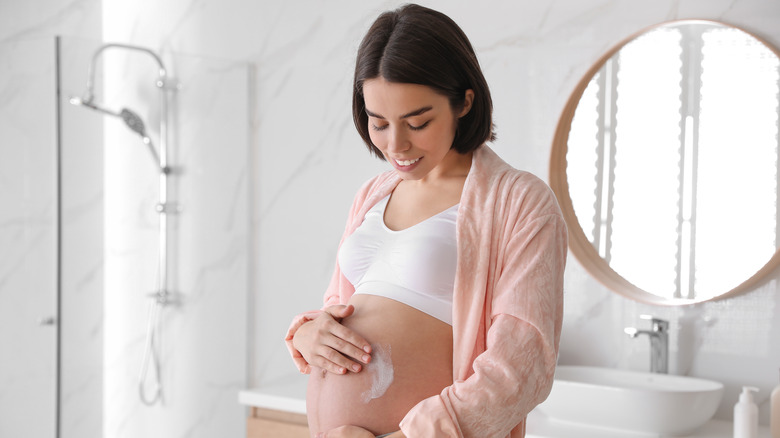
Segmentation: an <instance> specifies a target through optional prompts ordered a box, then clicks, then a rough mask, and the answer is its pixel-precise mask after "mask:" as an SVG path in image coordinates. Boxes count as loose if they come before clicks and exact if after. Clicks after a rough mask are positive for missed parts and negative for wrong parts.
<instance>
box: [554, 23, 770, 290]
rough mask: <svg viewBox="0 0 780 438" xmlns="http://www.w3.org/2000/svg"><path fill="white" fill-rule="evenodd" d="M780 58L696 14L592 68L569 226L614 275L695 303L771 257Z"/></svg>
mask: <svg viewBox="0 0 780 438" xmlns="http://www.w3.org/2000/svg"><path fill="white" fill-rule="evenodd" d="M778 64H779V63H778V57H777V55H776V53H774V52H773V50H772V49H771V48H769V47H768V46H767V45H765V44H764V43H762V42H760V41H758V40H757V39H756V38H755V37H753V36H751V35H749V34H747V33H745V32H743V31H741V30H739V29H736V28H733V27H729V26H725V25H721V24H718V23H713V22H701V21H696V22H677V23H671V24H669V25H664V26H660V27H656V28H654V29H652V30H650V31H648V32H646V33H644V34H642V35H640V36H638V37H637V38H635V39H633V40H631V41H629V42H628V43H626V44H625V45H623V46H622V47H621V48H620V49H619V50H616V52H615V53H614V54H612V56H609V57H606V58H605V59H604V60H603V62H602V65H600V66H598V67H599V68H598V69H597V70H595V69H592V70H591V71H592V78H590V80H589V81H588V82H586V83H585V82H584V83H583V87H584V89H583V90H581V96H580V98H579V101H578V104H577V105H576V111H574V114H573V116H572V118H571V126H570V130H569V131H568V141H566V142H565V144H564V145H563V146H566V153H565V165H566V168H565V176H566V178H567V183H568V184H567V185H568V195H570V198H571V199H570V200H571V204H570V205H571V207H572V208H573V210H574V214H575V215H576V220H577V221H578V223H579V227H575V230H577V231H580V230H581V232H582V233H583V234H584V238H585V239H587V241H588V242H590V244H591V245H592V247H593V249H594V250H595V252H596V253H597V254H598V256H599V257H600V258H601V259H602V260H603V261H604V262H605V263H606V264H608V266H609V268H610V269H611V270H612V271H614V272H613V273H615V274H617V275H619V276H621V277H622V278H623V279H624V280H625V281H627V282H629V283H630V284H632V285H633V286H635V287H636V288H638V289H640V290H642V291H647V292H649V293H651V294H653V295H655V296H658V297H661V298H663V299H668V300H680V301H681V302H685V301H703V300H706V299H710V298H713V297H717V296H719V295H721V294H724V293H726V292H729V291H731V290H733V289H735V288H737V287H738V286H740V284H742V283H743V282H744V281H745V280H747V279H748V278H751V277H752V276H754V274H756V273H757V271H759V270H760V269H761V268H762V267H764V266H765V265H766V264H767V262H768V261H769V260H770V259H772V257H773V255H775V253H776V251H777V243H778V242H777V233H778V232H777V227H778V225H777V216H778V215H777V212H778V210H777V209H778V203H777V197H778V183H777V171H778V111H780V105H778V96H779V94H778V84H779V83H780V77H779V73H778V72H779V71H780V70H779V67H778ZM575 94H576V93H575ZM565 119H566V117H565V114H564V116H562V123H563V122H565ZM561 132H562V130H561V127H560V126H559V134H560V133H561ZM559 141H560V139H557V140H556V142H559ZM558 146H561V145H554V148H556V147H558ZM554 154H555V151H554ZM554 165H555V163H551V166H554ZM553 172H554V169H553V168H551V175H552V173H553ZM551 185H553V188H554V189H556V184H551ZM559 189H560V188H559ZM557 192H558V190H556V193H557ZM557 194H558V195H559V198H560V195H561V194H560V193H557ZM567 205H568V203H567V202H563V203H562V206H563V207H564V209H565V208H566V207H567ZM573 249H574V248H573ZM575 253H576V251H575ZM585 265H586V267H587V264H585Z"/></svg>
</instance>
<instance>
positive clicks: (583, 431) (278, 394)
mask: <svg viewBox="0 0 780 438" xmlns="http://www.w3.org/2000/svg"><path fill="white" fill-rule="evenodd" d="M306 382H307V379H306V376H293V377H290V378H287V379H282V380H279V381H277V382H273V383H269V384H266V385H262V386H259V387H257V388H251V389H245V390H242V391H240V392H239V394H238V402H239V403H241V404H242V405H245V406H249V407H256V408H265V409H273V410H278V411H285V412H292V413H296V414H306ZM733 427H734V426H733V424H732V423H731V422H728V421H720V420H710V421H709V422H707V423H706V424H704V426H702V427H701V428H700V429H699V430H697V431H696V432H695V433H693V434H691V435H687V436H686V437H685V438H732V436H733ZM574 436H576V437H577V438H651V437H656V438H657V437H658V435H655V434H647V433H630V432H626V431H615V430H608V429H601V428H595V427H587V426H583V425H578V424H571V423H564V422H559V421H553V420H550V419H548V418H547V417H546V416H544V415H542V414H541V413H538V412H531V414H529V415H528V422H527V429H526V438H571V437H574ZM769 437H770V434H769V428H767V427H760V428H759V432H758V438H769ZM681 438H682V437H681Z"/></svg>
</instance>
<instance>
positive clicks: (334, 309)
mask: <svg viewBox="0 0 780 438" xmlns="http://www.w3.org/2000/svg"><path fill="white" fill-rule="evenodd" d="M324 311H325V312H327V313H329V314H330V315H331V316H333V318H335V319H338V320H341V319H344V318H346V317H348V316H350V315H352V314H353V313H354V312H355V306H353V305H352V304H347V305H344V304H336V305H333V306H328V307H326V308H325V309H324Z"/></svg>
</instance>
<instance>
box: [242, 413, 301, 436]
mask: <svg viewBox="0 0 780 438" xmlns="http://www.w3.org/2000/svg"><path fill="white" fill-rule="evenodd" d="M246 436H247V438H309V427H308V424H307V422H306V415H304V414H296V413H292V412H285V411H277V410H274V409H266V408H258V407H253V408H252V410H251V415H250V417H249V418H247V423H246Z"/></svg>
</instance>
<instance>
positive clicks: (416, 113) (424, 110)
mask: <svg viewBox="0 0 780 438" xmlns="http://www.w3.org/2000/svg"><path fill="white" fill-rule="evenodd" d="M432 109H433V107H432V106H424V107H422V108H420V109H416V110H414V111H412V112H408V113H406V114H404V115H402V116H401V117H400V118H402V119H406V118H408V117H414V116H419V115H420V114H424V113H427V112H428V111H430V110H432ZM366 114H368V115H369V117H374V118H377V119H382V120H385V118H384V116H380V115H379V114H375V113H373V112H372V111H370V110H369V109H368V108H366Z"/></svg>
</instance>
